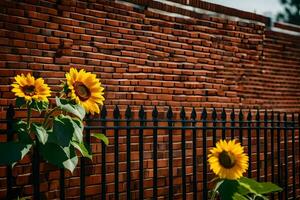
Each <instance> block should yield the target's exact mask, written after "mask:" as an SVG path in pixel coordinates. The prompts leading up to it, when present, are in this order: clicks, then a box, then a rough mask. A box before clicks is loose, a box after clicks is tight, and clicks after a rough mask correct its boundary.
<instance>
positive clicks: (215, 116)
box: [212, 108, 217, 120]
mask: <svg viewBox="0 0 300 200" xmlns="http://www.w3.org/2000/svg"><path fill="white" fill-rule="evenodd" d="M212 119H213V120H216V119H217V111H216V108H213V111H212Z"/></svg>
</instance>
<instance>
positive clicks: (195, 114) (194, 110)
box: [191, 107, 197, 120]
mask: <svg viewBox="0 0 300 200" xmlns="http://www.w3.org/2000/svg"><path fill="white" fill-rule="evenodd" d="M196 117H197V113H196V109H195V107H193V110H192V113H191V118H192V119H193V120H195V119H196Z"/></svg>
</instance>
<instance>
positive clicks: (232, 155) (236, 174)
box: [208, 140, 282, 200]
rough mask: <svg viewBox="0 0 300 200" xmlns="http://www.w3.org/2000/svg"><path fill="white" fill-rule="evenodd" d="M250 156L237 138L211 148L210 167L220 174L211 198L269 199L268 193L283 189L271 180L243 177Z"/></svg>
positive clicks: (233, 199) (235, 199) (238, 199)
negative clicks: (263, 180) (258, 180)
mask: <svg viewBox="0 0 300 200" xmlns="http://www.w3.org/2000/svg"><path fill="white" fill-rule="evenodd" d="M248 160H249V157H248V156H247V155H246V154H245V153H244V147H242V146H241V144H240V143H238V142H236V141H235V140H230V141H226V140H220V141H219V142H217V143H216V147H214V148H212V149H211V150H210V154H209V155H208V162H209V164H210V169H211V170H212V171H213V172H214V173H215V174H216V175H217V176H218V177H217V178H216V179H215V180H216V182H217V183H216V186H215V188H214V190H213V191H211V200H214V199H216V197H219V198H220V199H221V200H258V199H268V198H267V196H265V195H267V194H269V193H273V192H280V191H282V189H281V188H280V187H279V186H277V185H275V184H273V183H270V182H257V181H255V180H253V179H249V178H246V177H243V173H245V172H246V171H247V169H248V162H249V161H248Z"/></svg>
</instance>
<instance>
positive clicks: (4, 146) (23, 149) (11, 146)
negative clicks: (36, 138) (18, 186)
mask: <svg viewBox="0 0 300 200" xmlns="http://www.w3.org/2000/svg"><path fill="white" fill-rule="evenodd" d="M31 146H32V145H30V144H27V145H26V144H23V143H20V142H5V143H0V152H1V156H0V164H7V165H10V164H13V163H15V162H17V161H19V160H22V159H23V158H24V156H25V155H26V154H27V153H28V152H29V150H30V148H31Z"/></svg>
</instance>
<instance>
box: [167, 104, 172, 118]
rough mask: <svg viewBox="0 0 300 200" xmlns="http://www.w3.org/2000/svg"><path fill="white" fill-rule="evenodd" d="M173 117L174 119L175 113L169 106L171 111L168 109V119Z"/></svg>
mask: <svg viewBox="0 0 300 200" xmlns="http://www.w3.org/2000/svg"><path fill="white" fill-rule="evenodd" d="M172 117H173V111H172V108H171V106H169V109H168V112H167V118H168V119H172Z"/></svg>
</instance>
